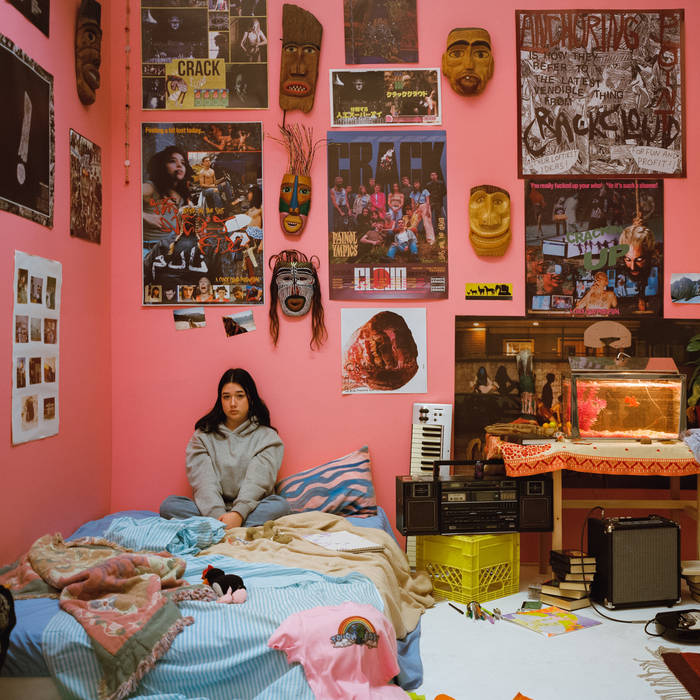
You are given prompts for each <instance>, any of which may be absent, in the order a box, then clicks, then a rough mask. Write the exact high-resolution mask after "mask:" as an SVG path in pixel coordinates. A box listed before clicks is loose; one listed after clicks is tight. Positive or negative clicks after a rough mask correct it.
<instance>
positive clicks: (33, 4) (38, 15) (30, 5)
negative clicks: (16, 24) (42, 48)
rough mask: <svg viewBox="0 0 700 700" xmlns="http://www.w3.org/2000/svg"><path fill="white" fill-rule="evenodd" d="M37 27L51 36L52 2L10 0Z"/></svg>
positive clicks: (48, 0)
mask: <svg viewBox="0 0 700 700" xmlns="http://www.w3.org/2000/svg"><path fill="white" fill-rule="evenodd" d="M8 2H9V3H10V5H13V6H14V7H16V8H17V9H18V10H19V11H20V12H21V13H22V14H23V15H24V16H25V17H26V18H27V19H28V20H29V21H30V22H31V23H32V24H33V25H34V26H35V27H37V28H38V29H40V30H41V31H42V32H44V34H46V36H49V15H50V9H51V8H50V0H8Z"/></svg>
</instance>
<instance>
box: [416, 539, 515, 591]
mask: <svg viewBox="0 0 700 700" xmlns="http://www.w3.org/2000/svg"><path fill="white" fill-rule="evenodd" d="M416 569H423V570H425V571H427V572H428V574H429V575H430V578H431V579H432V581H433V595H434V596H435V597H437V598H447V599H448V600H454V601H455V602H458V603H469V602H470V601H472V600H476V601H477V602H479V603H484V602H486V601H488V600H494V599H495V598H501V597H503V596H506V595H511V594H512V593H517V592H518V590H519V588H520V534H519V533H517V532H515V533H510V534H505V535H428V536H424V537H417V538H416Z"/></svg>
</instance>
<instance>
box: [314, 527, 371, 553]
mask: <svg viewBox="0 0 700 700" xmlns="http://www.w3.org/2000/svg"><path fill="white" fill-rule="evenodd" d="M304 539H305V540H308V541H309V542H313V543H314V544H317V545H320V546H321V547H325V548H326V549H333V550H335V551H336V552H381V551H383V549H384V545H383V544H378V543H377V542H372V540H368V539H366V538H365V537H360V536H359V535H356V534H355V533H354V532H347V531H345V530H343V531H341V532H319V533H316V534H314V535H304Z"/></svg>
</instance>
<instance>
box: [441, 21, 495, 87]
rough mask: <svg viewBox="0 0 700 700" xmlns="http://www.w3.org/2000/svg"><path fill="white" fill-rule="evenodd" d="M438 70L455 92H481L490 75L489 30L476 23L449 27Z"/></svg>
mask: <svg viewBox="0 0 700 700" xmlns="http://www.w3.org/2000/svg"><path fill="white" fill-rule="evenodd" d="M442 72H443V74H444V75H445V76H446V77H447V79H448V80H449V81H450V85H451V86H452V89H453V90H454V91H455V92H456V93H457V94H458V95H462V96H469V95H479V94H480V93H482V92H483V91H484V88H485V87H486V83H488V81H489V80H490V79H491V76H492V75H493V54H492V53H491V37H490V36H489V33H488V32H487V31H486V30H485V29H479V28H476V27H469V28H460V29H453V30H452V31H451V32H450V33H449V34H448V35H447V49H446V50H445V53H444V54H443V55H442Z"/></svg>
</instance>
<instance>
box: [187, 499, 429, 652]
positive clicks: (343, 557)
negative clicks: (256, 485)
mask: <svg viewBox="0 0 700 700" xmlns="http://www.w3.org/2000/svg"><path fill="white" fill-rule="evenodd" d="M275 527H276V528H277V529H278V531H279V532H281V533H283V534H288V535H291V536H292V538H293V539H292V541H291V542H290V543H289V544H280V543H279V542H273V541H272V540H269V539H259V540H254V541H252V542H247V543H243V542H241V541H240V540H245V531H246V529H245V528H242V527H237V528H231V529H229V530H227V531H226V537H225V539H224V540H223V541H222V542H220V543H219V544H215V545H213V546H212V547H209V548H208V549H205V550H204V551H203V552H202V553H201V554H200V556H203V555H206V554H224V555H226V556H230V557H234V558H236V559H240V560H241V561H246V562H273V563H275V564H280V565H281V566H289V567H296V568H303V569H312V570H313V571H319V572H321V573H323V574H327V575H329V576H345V575H346V574H349V573H352V572H355V571H356V572H360V573H362V574H365V575H366V576H367V577H368V578H369V579H371V580H372V582H373V583H374V585H375V586H376V587H377V589H378V591H379V594H380V595H381V596H382V598H383V600H384V605H385V608H384V614H385V615H386V616H387V617H388V618H389V620H391V623H392V624H393V625H394V629H395V630H396V637H397V638H398V639H402V638H403V637H405V636H406V635H407V634H408V633H409V632H412V631H413V630H414V629H415V627H416V625H417V624H418V620H419V619H420V616H421V615H422V614H423V612H424V610H425V609H426V608H429V607H431V606H432V605H433V603H434V600H433V598H432V596H431V593H432V590H433V586H432V582H431V581H430V577H429V576H428V575H427V574H425V573H424V572H421V573H417V574H412V573H411V570H410V568H409V565H408V560H407V559H406V555H405V554H404V552H403V550H402V549H401V548H400V547H399V545H398V544H397V543H396V540H395V539H394V538H393V537H391V535H389V534H387V533H386V532H384V531H383V530H378V529H376V528H370V527H355V526H353V525H351V524H350V523H349V522H348V521H347V520H346V519H345V518H343V517H340V516H338V515H330V514H328V513H322V512H320V511H313V512H308V513H295V514H294V515H287V516H285V517H283V518H279V519H278V520H275ZM334 530H348V531H349V532H354V533H355V534H357V535H360V536H361V537H365V538H366V539H368V540H372V541H373V542H378V543H379V544H382V545H384V551H382V552H358V553H350V552H335V551H331V550H329V549H325V548H323V547H320V546H319V545H316V544H312V543H311V542H308V541H307V540H305V539H303V538H302V535H309V534H312V533H314V532H320V531H334Z"/></svg>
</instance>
